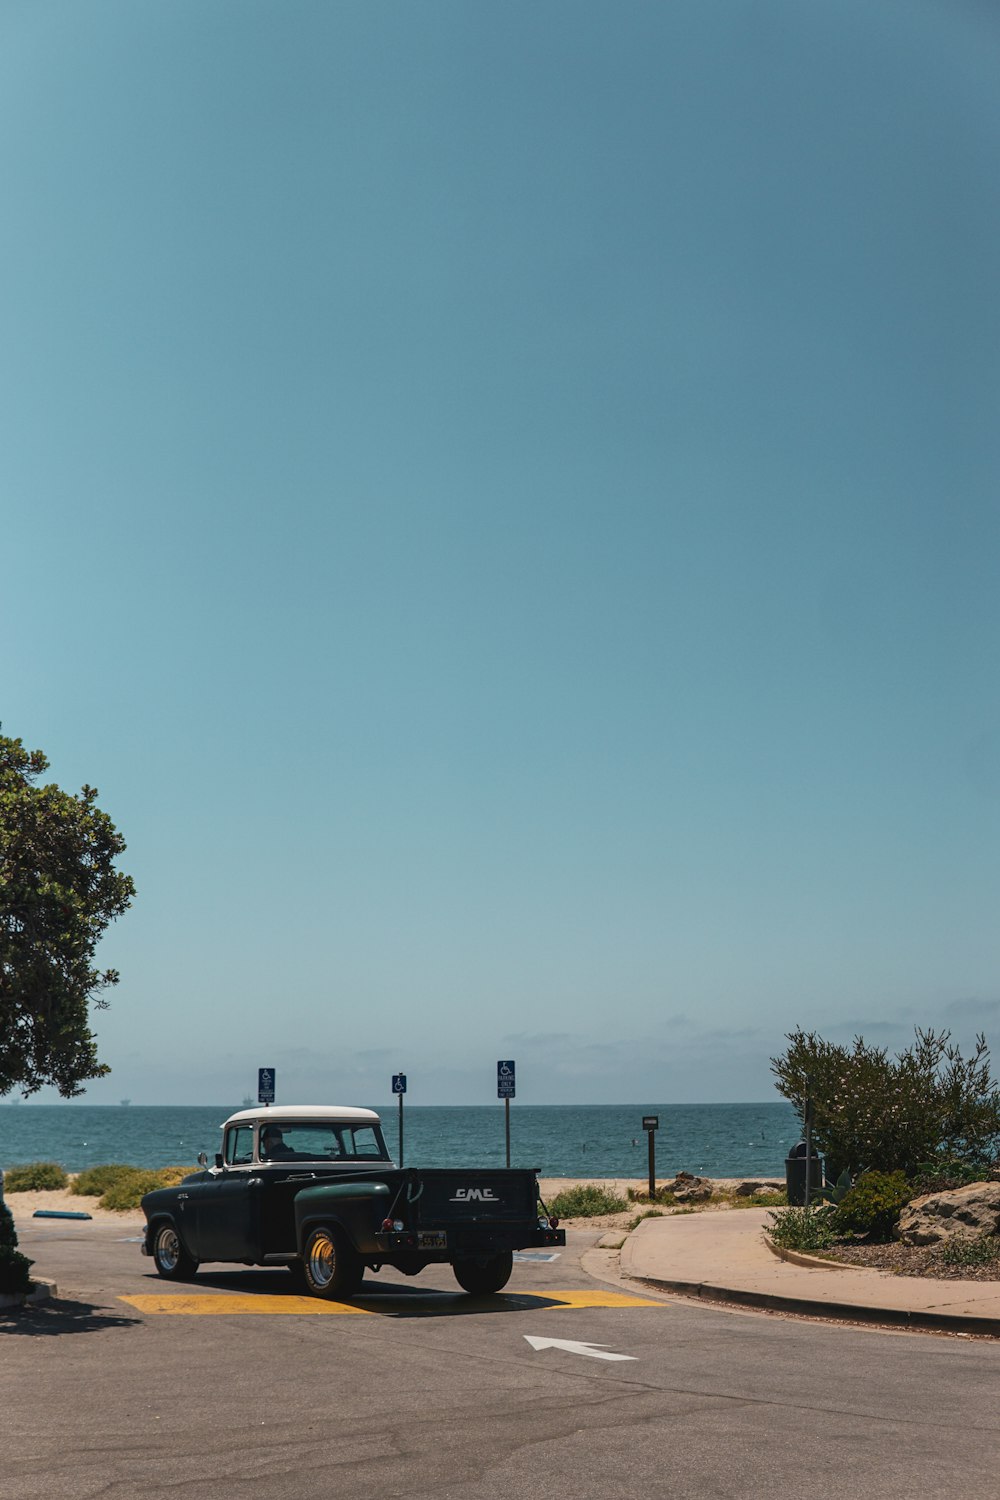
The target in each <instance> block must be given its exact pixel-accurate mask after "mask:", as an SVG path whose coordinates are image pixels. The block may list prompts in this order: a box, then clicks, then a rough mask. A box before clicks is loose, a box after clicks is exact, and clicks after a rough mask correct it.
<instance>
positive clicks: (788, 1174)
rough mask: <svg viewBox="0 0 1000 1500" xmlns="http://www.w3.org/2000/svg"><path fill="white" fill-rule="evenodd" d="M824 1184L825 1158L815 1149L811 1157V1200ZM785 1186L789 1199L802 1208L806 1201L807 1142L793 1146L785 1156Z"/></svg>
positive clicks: (793, 1204)
mask: <svg viewBox="0 0 1000 1500" xmlns="http://www.w3.org/2000/svg"><path fill="white" fill-rule="evenodd" d="M822 1186H823V1159H822V1157H820V1156H817V1155H816V1152H815V1151H814V1152H813V1154H812V1156H810V1158H809V1202H810V1203H812V1202H813V1200H814V1199H815V1197H816V1194H817V1192H818V1191H819V1189H820V1188H821V1187H822ZM785 1187H786V1188H787V1190H788V1201H789V1203H790V1204H791V1205H792V1206H793V1207H795V1208H802V1207H804V1205H805V1201H806V1143H805V1141H799V1143H798V1144H797V1145H795V1146H793V1147H792V1149H791V1151H789V1153H788V1155H787V1156H786V1157H785Z"/></svg>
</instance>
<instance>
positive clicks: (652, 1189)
mask: <svg viewBox="0 0 1000 1500" xmlns="http://www.w3.org/2000/svg"><path fill="white" fill-rule="evenodd" d="M655 1134H656V1132H655V1130H647V1131H646V1139H647V1140H648V1142H649V1201H650V1203H652V1201H653V1199H654V1198H655V1197H656V1152H655V1149H654V1146H653V1136H654V1135H655Z"/></svg>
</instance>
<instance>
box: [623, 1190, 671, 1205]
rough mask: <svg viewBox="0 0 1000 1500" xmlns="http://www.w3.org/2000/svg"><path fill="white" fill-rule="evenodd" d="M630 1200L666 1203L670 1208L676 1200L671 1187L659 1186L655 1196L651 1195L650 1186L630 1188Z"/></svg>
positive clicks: (634, 1201) (631, 1201)
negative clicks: (651, 1196)
mask: <svg viewBox="0 0 1000 1500" xmlns="http://www.w3.org/2000/svg"><path fill="white" fill-rule="evenodd" d="M628 1201H629V1202H630V1203H664V1204H666V1205H667V1207H668V1208H669V1207H670V1205H671V1204H672V1203H673V1202H674V1194H673V1190H672V1189H671V1188H657V1189H656V1195H655V1197H653V1198H650V1196H649V1189H648V1188H631V1187H630V1188H629V1189H628Z"/></svg>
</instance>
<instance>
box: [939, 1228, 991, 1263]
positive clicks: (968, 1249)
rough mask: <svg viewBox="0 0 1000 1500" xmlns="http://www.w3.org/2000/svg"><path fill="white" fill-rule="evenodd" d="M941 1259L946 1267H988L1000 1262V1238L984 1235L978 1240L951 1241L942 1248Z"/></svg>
mask: <svg viewBox="0 0 1000 1500" xmlns="http://www.w3.org/2000/svg"><path fill="white" fill-rule="evenodd" d="M941 1259H942V1260H943V1261H944V1263H945V1265H946V1266H988V1265H989V1264H990V1263H991V1261H994V1260H1000V1238H998V1237H997V1236H996V1235H995V1234H984V1235H983V1236H982V1238H981V1239H978V1240H951V1241H950V1242H949V1243H948V1244H946V1245H944V1246H942V1249H941Z"/></svg>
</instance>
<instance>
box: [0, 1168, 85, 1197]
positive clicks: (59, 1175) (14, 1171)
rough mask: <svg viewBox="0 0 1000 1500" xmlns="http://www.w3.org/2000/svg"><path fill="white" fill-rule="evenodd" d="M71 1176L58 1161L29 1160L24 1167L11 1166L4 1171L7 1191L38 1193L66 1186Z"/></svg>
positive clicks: (4, 1183)
mask: <svg viewBox="0 0 1000 1500" xmlns="http://www.w3.org/2000/svg"><path fill="white" fill-rule="evenodd" d="M68 1181H69V1178H68V1177H67V1176H66V1173H65V1172H64V1171H63V1169H62V1167H61V1166H60V1165H59V1163H58V1162H55V1161H29V1162H28V1163H27V1164H26V1165H25V1166H23V1167H11V1168H10V1170H9V1171H7V1172H5V1173H4V1178H3V1187H4V1192H5V1193H37V1192H46V1191H48V1190H49V1189H52V1188H64V1187H65V1186H66V1184H67V1183H68Z"/></svg>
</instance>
